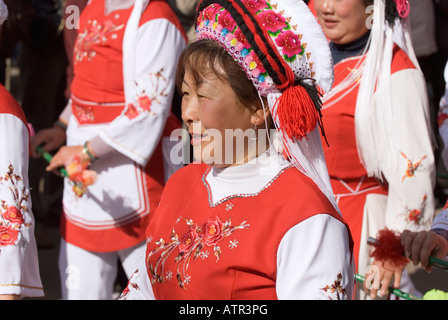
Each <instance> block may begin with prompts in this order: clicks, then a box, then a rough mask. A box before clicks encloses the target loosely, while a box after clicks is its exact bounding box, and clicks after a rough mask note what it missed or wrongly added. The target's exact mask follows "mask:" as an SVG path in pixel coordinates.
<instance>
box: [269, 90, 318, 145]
mask: <svg viewBox="0 0 448 320" xmlns="http://www.w3.org/2000/svg"><path fill="white" fill-rule="evenodd" d="M277 103H278V104H277V114H278V118H279V122H280V130H281V131H282V132H283V133H284V134H286V135H287V136H288V137H289V138H290V139H293V140H297V139H298V140H302V139H303V138H304V137H306V135H307V134H308V133H309V132H311V131H313V130H314V128H315V127H316V125H317V120H318V119H319V113H318V112H317V110H316V107H315V105H314V102H313V100H312V99H311V98H310V96H309V94H308V92H307V91H306V90H305V88H303V87H302V86H300V85H297V86H293V87H289V88H288V89H286V90H285V91H284V92H283V94H282V95H281V96H280V98H279V99H278V102H277Z"/></svg>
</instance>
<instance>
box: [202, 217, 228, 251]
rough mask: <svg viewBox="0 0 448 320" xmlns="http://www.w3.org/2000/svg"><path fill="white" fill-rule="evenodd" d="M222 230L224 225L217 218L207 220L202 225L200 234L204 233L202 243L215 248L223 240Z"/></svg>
mask: <svg viewBox="0 0 448 320" xmlns="http://www.w3.org/2000/svg"><path fill="white" fill-rule="evenodd" d="M223 228H224V223H223V222H222V221H221V219H220V218H219V217H214V218H209V219H208V220H207V221H206V222H205V223H204V224H203V225H202V232H203V233H204V238H203V243H204V244H205V245H207V246H215V245H216V244H217V243H218V242H219V241H221V240H222V239H223V238H224V234H223Z"/></svg>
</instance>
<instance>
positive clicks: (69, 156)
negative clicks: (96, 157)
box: [46, 145, 89, 171]
mask: <svg viewBox="0 0 448 320" xmlns="http://www.w3.org/2000/svg"><path fill="white" fill-rule="evenodd" d="M82 149H83V146H81V145H78V146H63V147H61V148H60V149H59V151H58V152H57V153H56V154H55V155H54V156H53V159H51V161H50V164H49V165H48V166H47V168H46V170H47V171H53V170H57V169H58V168H59V167H63V166H65V165H66V164H68V163H70V162H72V161H73V159H74V158H75V156H79V157H80V159H86V160H89V156H88V155H86V154H85V153H83V152H82Z"/></svg>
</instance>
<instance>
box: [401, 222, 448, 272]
mask: <svg viewBox="0 0 448 320" xmlns="http://www.w3.org/2000/svg"><path fill="white" fill-rule="evenodd" d="M401 243H402V244H403V246H404V252H405V255H406V257H408V258H409V259H411V260H412V262H413V263H414V265H417V264H419V263H421V266H422V268H423V269H425V270H426V271H427V272H431V269H432V266H429V256H434V257H435V258H439V259H441V258H444V257H445V256H446V255H447V254H448V240H447V239H446V238H445V237H443V236H441V235H440V234H437V233H435V232H433V231H420V232H412V231H409V230H404V231H403V232H402V234H401Z"/></svg>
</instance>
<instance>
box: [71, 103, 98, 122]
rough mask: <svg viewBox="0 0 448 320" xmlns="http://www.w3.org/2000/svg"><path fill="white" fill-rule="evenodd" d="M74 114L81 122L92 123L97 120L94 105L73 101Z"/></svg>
mask: <svg viewBox="0 0 448 320" xmlns="http://www.w3.org/2000/svg"><path fill="white" fill-rule="evenodd" d="M73 106H74V115H75V116H76V118H77V119H78V121H79V123H92V122H93V121H94V120H95V116H94V113H93V107H91V106H81V105H78V104H76V103H73Z"/></svg>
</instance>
